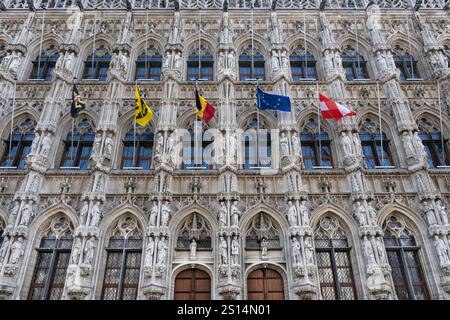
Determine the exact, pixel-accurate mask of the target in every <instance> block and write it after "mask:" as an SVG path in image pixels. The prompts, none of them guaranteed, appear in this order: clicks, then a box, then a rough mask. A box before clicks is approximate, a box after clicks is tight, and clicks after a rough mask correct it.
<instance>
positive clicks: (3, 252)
mask: <svg viewBox="0 0 450 320" xmlns="http://www.w3.org/2000/svg"><path fill="white" fill-rule="evenodd" d="M9 243H10V241H9V237H8V236H5V238H4V239H3V243H2V246H1V248H0V263H2V262H3V260H4V259H5V255H6V253H7V252H8V247H9Z"/></svg>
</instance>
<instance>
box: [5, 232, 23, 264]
mask: <svg viewBox="0 0 450 320" xmlns="http://www.w3.org/2000/svg"><path fill="white" fill-rule="evenodd" d="M23 240H24V239H23V237H19V238H17V239H16V240H15V241H14V242H13V243H12V245H11V254H10V256H9V261H8V263H9V264H14V265H16V264H18V263H19V259H20V257H22V255H23V254H24V252H25V251H24V249H23V247H24V241H23Z"/></svg>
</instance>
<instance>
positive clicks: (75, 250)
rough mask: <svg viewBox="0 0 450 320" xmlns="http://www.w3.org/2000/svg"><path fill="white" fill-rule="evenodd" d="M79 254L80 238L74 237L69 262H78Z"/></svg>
mask: <svg viewBox="0 0 450 320" xmlns="http://www.w3.org/2000/svg"><path fill="white" fill-rule="evenodd" d="M80 255H81V238H78V237H77V238H76V239H75V243H74V245H73V249H72V260H71V262H70V263H71V264H78V261H79V259H80Z"/></svg>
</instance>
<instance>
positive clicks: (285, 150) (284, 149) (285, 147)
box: [280, 132, 289, 157]
mask: <svg viewBox="0 0 450 320" xmlns="http://www.w3.org/2000/svg"><path fill="white" fill-rule="evenodd" d="M280 150H281V156H282V157H285V156H289V140H288V138H287V136H286V133H284V132H282V133H281V137H280Z"/></svg>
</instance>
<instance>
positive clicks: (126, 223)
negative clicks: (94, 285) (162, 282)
mask: <svg viewBox="0 0 450 320" xmlns="http://www.w3.org/2000/svg"><path fill="white" fill-rule="evenodd" d="M142 245H143V238H142V229H141V227H140V225H139V223H138V222H137V221H136V219H135V218H134V217H133V216H131V215H125V216H123V217H122V218H120V219H119V221H118V222H117V224H116V226H115V227H114V229H113V232H112V235H111V237H110V238H109V242H108V247H107V248H106V252H107V257H106V267H105V276H104V280H103V288H102V295H101V299H102V300H135V299H136V298H137V294H138V286H139V275H140V270H141V258H142Z"/></svg>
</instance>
